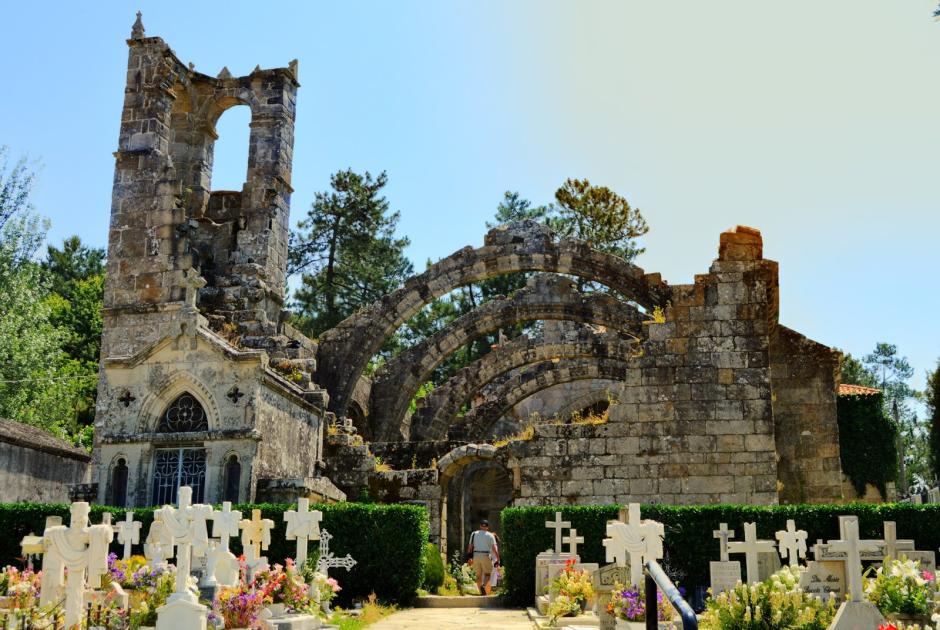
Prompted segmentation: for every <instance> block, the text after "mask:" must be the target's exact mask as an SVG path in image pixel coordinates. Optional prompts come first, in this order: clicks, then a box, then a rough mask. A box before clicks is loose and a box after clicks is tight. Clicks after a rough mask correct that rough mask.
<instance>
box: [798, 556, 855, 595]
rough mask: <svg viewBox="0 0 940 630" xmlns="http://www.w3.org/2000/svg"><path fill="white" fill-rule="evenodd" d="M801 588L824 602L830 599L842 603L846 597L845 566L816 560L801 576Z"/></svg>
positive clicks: (809, 563)
mask: <svg viewBox="0 0 940 630" xmlns="http://www.w3.org/2000/svg"><path fill="white" fill-rule="evenodd" d="M800 588H802V589H803V590H804V591H806V592H807V593H810V594H812V595H815V596H817V597H819V598H820V599H822V600H823V601H827V600H828V599H829V598H830V597H835V598H836V601H841V600H842V597H843V596H844V595H845V564H844V563H842V562H817V561H815V560H812V561H810V562H808V563H807V565H806V571H804V572H803V573H802V575H800Z"/></svg>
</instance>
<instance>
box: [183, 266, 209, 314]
mask: <svg viewBox="0 0 940 630" xmlns="http://www.w3.org/2000/svg"><path fill="white" fill-rule="evenodd" d="M183 286H184V287H185V289H186V299H185V300H184V304H183V308H185V309H186V310H187V311H195V310H196V296H197V293H198V292H199V289H201V288H202V287H204V286H206V279H205V278H203V277H202V276H200V275H199V272H198V271H196V270H195V269H193V268H192V267H190V268H189V269H187V270H186V271H184V272H183Z"/></svg>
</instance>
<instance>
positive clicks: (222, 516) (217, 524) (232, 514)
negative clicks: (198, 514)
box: [212, 501, 242, 551]
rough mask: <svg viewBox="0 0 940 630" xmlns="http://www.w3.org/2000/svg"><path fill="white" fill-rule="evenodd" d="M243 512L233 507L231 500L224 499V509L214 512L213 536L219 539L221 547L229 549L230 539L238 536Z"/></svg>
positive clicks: (225, 549)
mask: <svg viewBox="0 0 940 630" xmlns="http://www.w3.org/2000/svg"><path fill="white" fill-rule="evenodd" d="M241 520H242V513H241V512H240V511H239V510H233V509H232V502H231V501H223V502H222V509H221V510H220V511H218V512H213V514H212V536H213V537H215V538H218V539H219V548H220V549H222V550H223V551H228V539H229V538H231V537H232V536H238V524H239V522H240V521H241Z"/></svg>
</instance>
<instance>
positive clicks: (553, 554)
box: [535, 512, 583, 605]
mask: <svg viewBox="0 0 940 630" xmlns="http://www.w3.org/2000/svg"><path fill="white" fill-rule="evenodd" d="M545 527H547V528H548V529H553V530H555V548H554V549H549V550H547V551H543V552H541V553H539V554H538V555H537V556H536V557H535V596H536V599H538V597H539V596H540V595H545V594H546V593H547V592H548V585H549V580H548V568H549V566H551V565H553V564H561V565H564V564H565V562H567V561H568V560H569V559H571V558H574V561H575V562H578V561H580V560H581V558H579V557H578V554H577V547H576V546H575V553H570V552H565V551H564V549H563V547H562V543H563V542H564V536H563V532H564V530H565V529H568V528H570V527H571V523H570V522H569V521H563V520H562V518H561V512H555V520H554V521H545ZM582 542H583V541H582ZM537 604H538V601H536V605H537Z"/></svg>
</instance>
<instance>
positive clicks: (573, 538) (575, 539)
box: [562, 528, 584, 556]
mask: <svg viewBox="0 0 940 630" xmlns="http://www.w3.org/2000/svg"><path fill="white" fill-rule="evenodd" d="M562 542H564V543H565V544H566V545H568V553H570V554H571V555H572V556H576V555H578V545H580V544H581V543H583V542H584V536H578V530H576V529H574V528H571V530H570V531H569V532H568V535H567V536H565V537H564V538H563V539H562Z"/></svg>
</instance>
